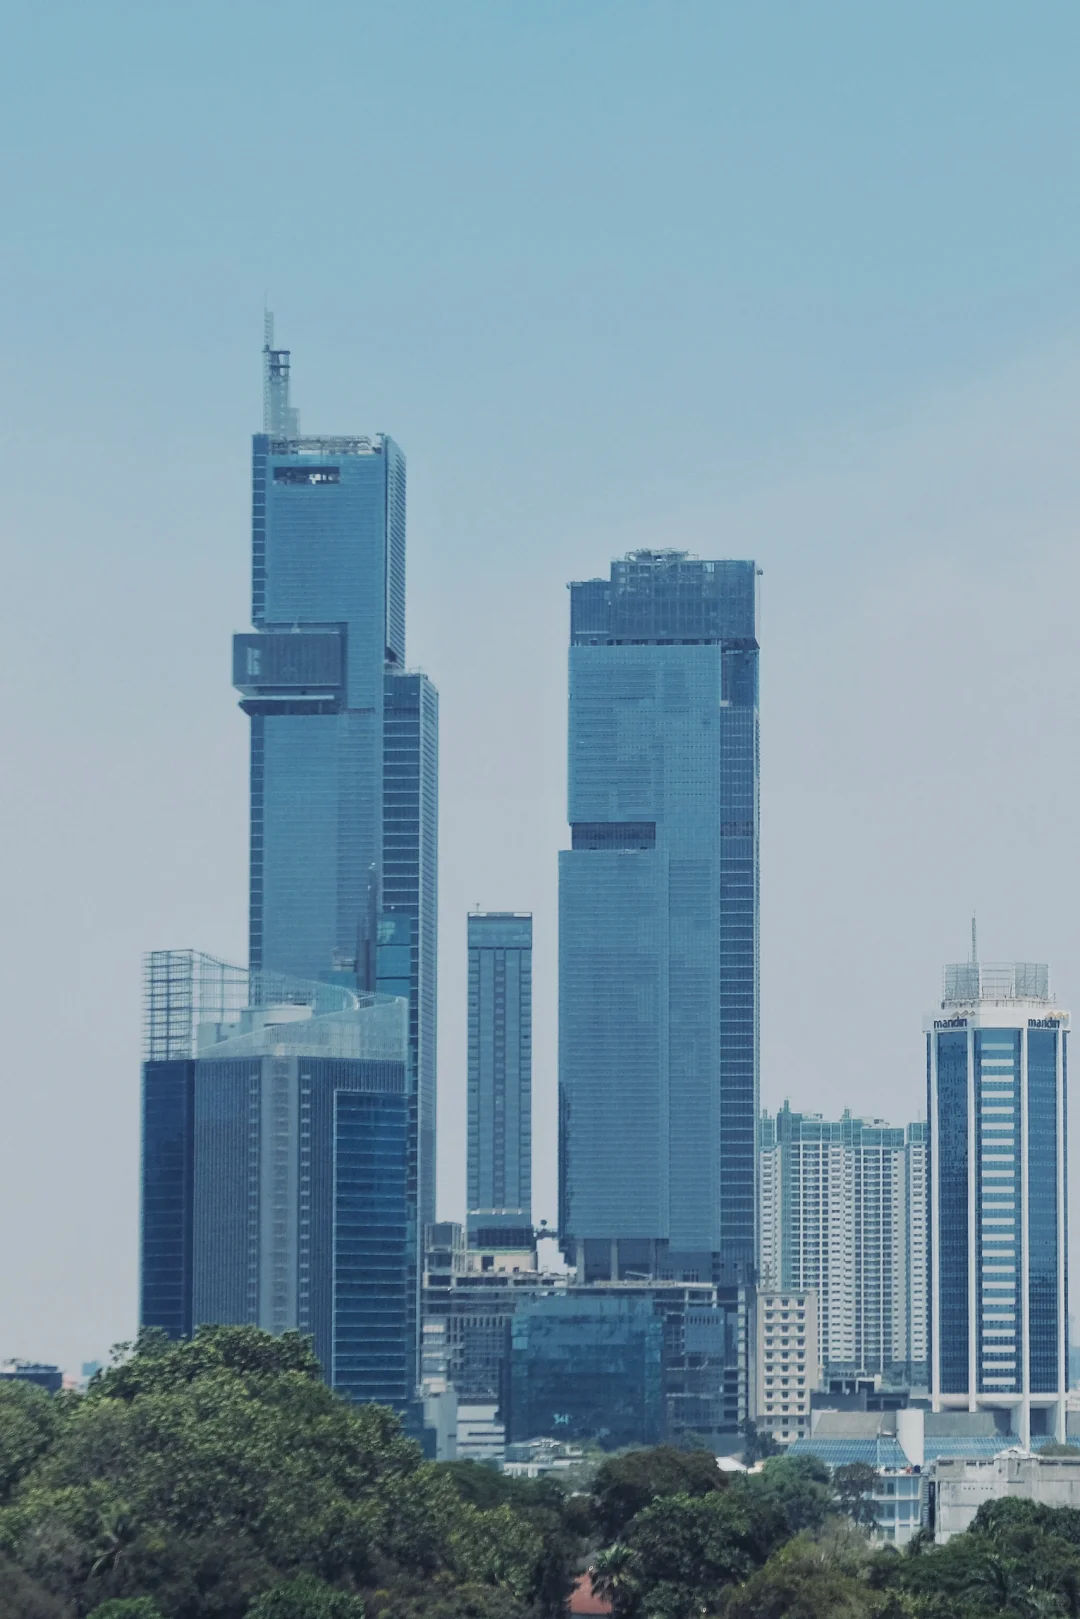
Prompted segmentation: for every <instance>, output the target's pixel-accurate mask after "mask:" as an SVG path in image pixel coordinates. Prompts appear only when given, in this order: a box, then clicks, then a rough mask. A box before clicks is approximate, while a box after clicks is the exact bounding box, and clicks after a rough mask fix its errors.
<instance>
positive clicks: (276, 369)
mask: <svg viewBox="0 0 1080 1619" xmlns="http://www.w3.org/2000/svg"><path fill="white" fill-rule="evenodd" d="M263 432H264V433H269V435H270V437H271V438H299V437H300V413H299V412H298V411H297V410H294V409H293V407H292V405H290V403H289V350H288V349H276V348H275V347H274V317H273V315H272V314H271V312H270V310H269V309H264V310H263Z"/></svg>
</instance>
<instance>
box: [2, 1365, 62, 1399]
mask: <svg viewBox="0 0 1080 1619" xmlns="http://www.w3.org/2000/svg"><path fill="white" fill-rule="evenodd" d="M0 1378H3V1379H4V1380H5V1381H6V1382H10V1383H33V1384H34V1385H35V1387H37V1388H39V1389H44V1390H45V1391H46V1393H48V1394H59V1392H60V1390H61V1389H62V1388H63V1386H64V1374H63V1372H62V1371H61V1370H60V1368H59V1366H44V1365H42V1364H41V1363H40V1362H39V1361H34V1360H6V1361H0Z"/></svg>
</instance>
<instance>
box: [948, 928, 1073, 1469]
mask: <svg viewBox="0 0 1080 1619" xmlns="http://www.w3.org/2000/svg"><path fill="white" fill-rule="evenodd" d="M973 954H974V952H973ZM1068 1029H1069V1014H1068V1013H1067V1012H1062V1011H1059V1010H1058V1008H1057V1007H1056V1005H1055V1004H1054V1000H1053V997H1052V996H1051V994H1050V975H1049V971H1048V969H1047V967H1046V966H1045V965H1044V964H1042V963H1038V962H1009V963H1004V964H988V963H980V962H978V961H977V960H972V961H971V962H962V963H960V964H958V965H956V966H950V967H946V969H945V982H944V994H943V996H942V1001H941V1005H940V1007H939V1009H938V1010H937V1011H936V1012H935V1013H933V1014H932V1015H931V1016H930V1017H928V1018H927V1020H926V1042H927V1095H928V1113H929V1120H930V1323H931V1330H930V1341H931V1354H930V1364H931V1381H930V1392H931V1397H932V1399H933V1405H934V1410H935V1411H940V1410H946V1409H949V1408H957V1407H959V1408H960V1409H964V1410H971V1411H976V1410H983V1409H990V1410H992V1411H993V1412H994V1413H995V1417H996V1420H997V1422H998V1424H999V1426H1000V1427H1001V1428H1002V1430H1003V1431H1005V1432H1012V1433H1015V1434H1017V1435H1018V1437H1019V1439H1020V1442H1021V1443H1022V1444H1024V1445H1027V1444H1028V1443H1029V1442H1030V1440H1031V1438H1032V1436H1035V1435H1039V1434H1052V1435H1054V1436H1055V1437H1056V1438H1057V1439H1059V1440H1064V1439H1065V1394H1066V1389H1067V1387H1068V1381H1067V1375H1066V1349H1067V1334H1068V1273H1067V1254H1066V1230H1067V1227H1066V1186H1067V1180H1066V1174H1067V1164H1066V1078H1067V1068H1066V1046H1067V1042H1068Z"/></svg>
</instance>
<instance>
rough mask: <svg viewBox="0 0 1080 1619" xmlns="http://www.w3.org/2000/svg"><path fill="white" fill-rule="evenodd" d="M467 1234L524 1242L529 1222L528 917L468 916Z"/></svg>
mask: <svg viewBox="0 0 1080 1619" xmlns="http://www.w3.org/2000/svg"><path fill="white" fill-rule="evenodd" d="M468 946H469V1073H468V1084H469V1095H468V1105H469V1157H468V1182H469V1184H468V1204H469V1207H468V1234H469V1242H470V1245H471V1246H472V1247H474V1248H529V1247H531V1246H532V1244H533V1224H532V916H531V914H528V913H525V912H504V911H479V912H475V913H474V914H472V915H471V916H470V917H469V919H468Z"/></svg>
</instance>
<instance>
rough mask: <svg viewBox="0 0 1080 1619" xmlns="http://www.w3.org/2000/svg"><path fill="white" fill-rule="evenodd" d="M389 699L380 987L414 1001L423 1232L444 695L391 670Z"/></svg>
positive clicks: (430, 1192)
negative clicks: (440, 747)
mask: <svg viewBox="0 0 1080 1619" xmlns="http://www.w3.org/2000/svg"><path fill="white" fill-rule="evenodd" d="M385 700H386V711H385V716H384V733H383V734H384V751H383V869H382V903H381V916H380V922H379V934H378V937H379V947H378V954H377V958H376V971H375V986H374V987H375V988H376V989H377V990H379V991H380V992H381V993H385V994H387V995H402V996H404V998H405V999H406V1000H407V1001H408V1003H409V1053H410V1056H411V1059H412V1064H413V1072H414V1074H415V1075H416V1089H417V1099H418V1105H419V1114H420V1229H421V1230H423V1228H424V1226H425V1225H430V1224H431V1222H432V1221H433V1220H434V1219H435V1105H436V1094H435V1025H436V1010H437V976H438V943H439V940H438V902H439V893H438V875H439V694H438V692H437V691H436V690H435V687H434V686H433V685H432V684H431V681H430V680H429V679H428V678H427V676H426V675H423V674H418V673H411V672H405V671H403V670H400V669H391V670H388V671H387V675H386V699H385ZM406 945H407V946H408V958H407V961H406V957H405V955H404V953H403V951H404V948H405V946H406ZM406 966H407V968H408V971H407V972H406V971H405V970H404V969H405V968H406Z"/></svg>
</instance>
